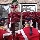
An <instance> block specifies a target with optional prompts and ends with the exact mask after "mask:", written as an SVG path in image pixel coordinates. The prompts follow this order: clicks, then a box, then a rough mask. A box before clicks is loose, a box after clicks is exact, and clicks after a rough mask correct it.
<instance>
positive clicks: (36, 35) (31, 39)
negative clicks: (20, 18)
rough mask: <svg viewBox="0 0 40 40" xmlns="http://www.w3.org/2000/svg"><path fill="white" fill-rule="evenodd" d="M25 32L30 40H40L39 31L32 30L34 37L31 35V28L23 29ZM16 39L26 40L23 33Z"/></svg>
mask: <svg viewBox="0 0 40 40" xmlns="http://www.w3.org/2000/svg"><path fill="white" fill-rule="evenodd" d="M23 31H24V33H25V35H26V36H27V37H28V40H39V33H38V30H37V29H35V28H32V35H30V27H25V28H23ZM16 37H18V38H16V39H18V40H25V39H24V37H23V36H22V34H21V33H20V34H18V35H17V36H16Z"/></svg>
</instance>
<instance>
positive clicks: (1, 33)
mask: <svg viewBox="0 0 40 40" xmlns="http://www.w3.org/2000/svg"><path fill="white" fill-rule="evenodd" d="M5 33H7V31H5V30H3V29H0V40H4V39H5V38H3V34H5ZM12 38H13V36H12V35H10V36H8V37H6V39H7V40H12Z"/></svg>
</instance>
